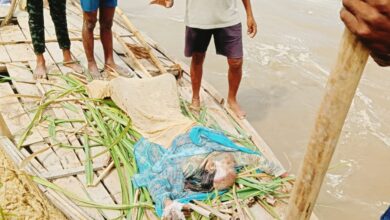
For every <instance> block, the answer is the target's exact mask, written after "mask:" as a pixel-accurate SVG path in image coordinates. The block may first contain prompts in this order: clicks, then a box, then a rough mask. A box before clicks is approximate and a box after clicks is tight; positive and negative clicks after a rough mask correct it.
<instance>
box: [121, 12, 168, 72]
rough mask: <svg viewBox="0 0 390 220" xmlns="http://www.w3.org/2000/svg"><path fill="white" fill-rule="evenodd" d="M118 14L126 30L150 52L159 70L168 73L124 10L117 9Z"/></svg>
mask: <svg viewBox="0 0 390 220" xmlns="http://www.w3.org/2000/svg"><path fill="white" fill-rule="evenodd" d="M116 13H118V15H119V16H120V17H121V18H122V21H123V24H124V25H125V26H126V28H127V29H129V31H130V32H131V33H133V34H134V36H135V37H136V38H137V40H138V41H139V42H140V43H141V45H142V46H143V47H144V48H145V49H146V50H147V51H148V54H149V56H150V59H151V60H152V62H153V63H154V64H155V65H156V67H157V69H158V70H160V72H161V73H168V71H167V70H166V69H165V67H164V66H163V65H162V63H161V62H160V60H159V59H158V57H157V56H156V55H155V54H154V53H153V51H152V49H151V48H150V46H149V44H148V43H147V42H146V40H145V38H144V37H143V36H142V35H141V33H140V32H139V31H138V30H137V28H136V27H135V26H134V25H133V23H131V21H130V20H129V18H128V17H127V16H126V15H125V14H124V13H123V11H122V9H120V8H119V7H117V8H116Z"/></svg>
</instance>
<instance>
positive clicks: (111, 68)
mask: <svg viewBox="0 0 390 220" xmlns="http://www.w3.org/2000/svg"><path fill="white" fill-rule="evenodd" d="M104 71H105V72H107V73H110V74H112V75H116V76H124V77H130V76H131V72H130V71H129V70H128V69H126V68H124V67H121V66H118V65H116V64H106V65H105V67H104Z"/></svg>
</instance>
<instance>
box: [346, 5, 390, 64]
mask: <svg viewBox="0 0 390 220" xmlns="http://www.w3.org/2000/svg"><path fill="white" fill-rule="evenodd" d="M343 5H344V8H343V9H342V10H341V12H340V17H341V19H342V20H343V22H344V23H345V25H346V26H347V28H348V29H349V30H350V31H351V32H352V33H354V34H356V35H357V37H358V38H359V39H360V40H361V42H362V43H363V44H364V45H365V46H366V47H367V48H368V49H369V50H370V51H371V56H372V57H373V58H374V60H375V61H376V62H377V63H378V64H379V65H380V66H389V65H390V0H364V1H363V0H343Z"/></svg>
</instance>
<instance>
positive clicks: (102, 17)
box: [81, 0, 128, 79]
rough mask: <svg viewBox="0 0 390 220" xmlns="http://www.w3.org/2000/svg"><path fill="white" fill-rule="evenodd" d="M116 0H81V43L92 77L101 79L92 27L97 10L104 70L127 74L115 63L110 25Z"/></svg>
mask: <svg viewBox="0 0 390 220" xmlns="http://www.w3.org/2000/svg"><path fill="white" fill-rule="evenodd" d="M116 6H117V0H81V7H82V9H83V11H84V13H83V19H84V22H83V44H84V50H85V54H86V56H87V60H88V71H89V73H90V74H91V76H92V78H93V79H101V78H102V77H101V74H100V72H99V69H98V67H97V64H96V60H95V57H94V33H93V31H94V29H95V26H96V22H97V14H98V10H99V24H100V39H101V42H102V44H103V50H104V70H105V71H108V72H116V73H118V74H120V75H128V71H126V70H125V69H124V68H122V67H120V66H118V65H116V64H115V61H114V51H113V39H112V38H113V36H112V30H111V28H112V25H113V21H114V14H115V8H116Z"/></svg>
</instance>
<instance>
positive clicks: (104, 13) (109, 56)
mask: <svg viewBox="0 0 390 220" xmlns="http://www.w3.org/2000/svg"><path fill="white" fill-rule="evenodd" d="M114 15H115V7H101V8H100V17H99V23H100V38H101V41H102V44H103V50H104V68H105V69H106V70H107V71H109V72H116V73H118V74H119V75H122V76H128V74H129V73H128V71H126V70H125V69H124V68H122V67H119V66H118V65H116V64H115V61H114V48H113V39H112V24H113V22H114Z"/></svg>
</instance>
